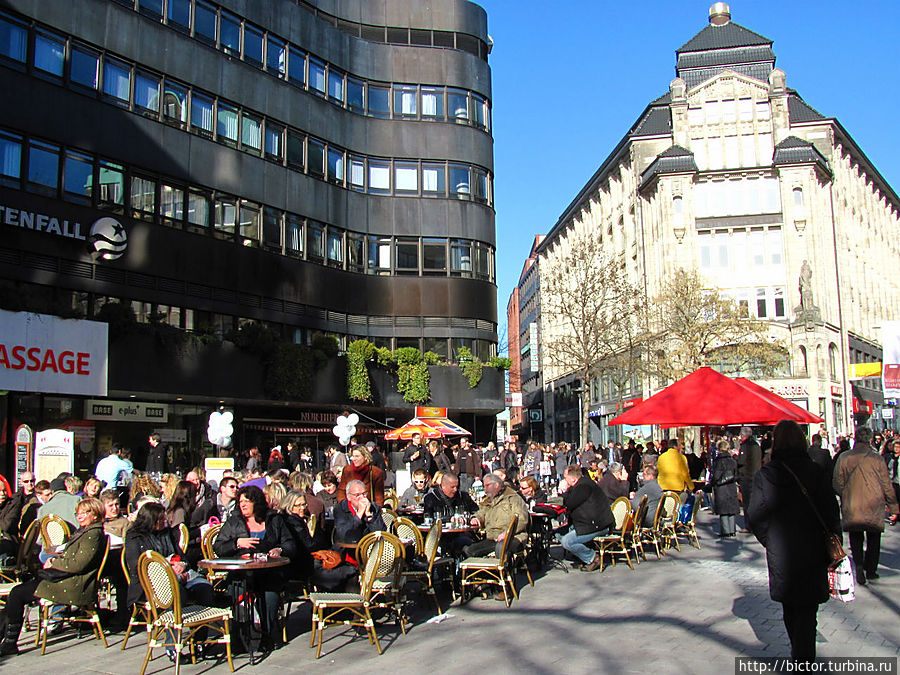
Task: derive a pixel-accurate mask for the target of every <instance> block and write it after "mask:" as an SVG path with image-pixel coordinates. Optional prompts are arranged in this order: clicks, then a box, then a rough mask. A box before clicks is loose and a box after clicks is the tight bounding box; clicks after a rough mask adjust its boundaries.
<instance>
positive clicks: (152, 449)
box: [107, 432, 166, 487]
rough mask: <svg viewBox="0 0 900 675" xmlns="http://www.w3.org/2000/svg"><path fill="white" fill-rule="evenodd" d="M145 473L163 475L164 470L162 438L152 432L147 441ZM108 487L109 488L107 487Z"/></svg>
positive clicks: (164, 460) (164, 458)
mask: <svg viewBox="0 0 900 675" xmlns="http://www.w3.org/2000/svg"><path fill="white" fill-rule="evenodd" d="M145 469H146V471H147V473H163V472H164V471H165V470H166V448H165V446H164V445H163V444H162V436H160V435H159V434H158V433H156V432H153V433H152V434H150V437H149V438H148V439H147V464H146V466H145ZM107 487H110V486H107Z"/></svg>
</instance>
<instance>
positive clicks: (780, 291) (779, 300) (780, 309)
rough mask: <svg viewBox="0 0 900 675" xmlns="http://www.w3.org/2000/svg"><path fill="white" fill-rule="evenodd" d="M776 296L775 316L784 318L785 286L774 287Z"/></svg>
mask: <svg viewBox="0 0 900 675" xmlns="http://www.w3.org/2000/svg"><path fill="white" fill-rule="evenodd" d="M774 298H775V318H776V319H783V318H784V317H785V314H784V287H782V286H776V287H775V288H774Z"/></svg>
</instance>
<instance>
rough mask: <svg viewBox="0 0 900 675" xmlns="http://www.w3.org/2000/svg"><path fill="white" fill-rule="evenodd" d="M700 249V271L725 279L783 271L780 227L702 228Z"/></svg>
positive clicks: (698, 244) (698, 245)
mask: <svg viewBox="0 0 900 675" xmlns="http://www.w3.org/2000/svg"><path fill="white" fill-rule="evenodd" d="M697 248H698V252H699V255H700V270H701V271H703V272H704V273H706V274H708V275H710V274H711V275H719V276H721V277H722V278H723V279H722V280H723V281H725V280H727V279H734V278H735V277H738V278H740V277H743V276H746V275H747V274H760V273H763V272H765V273H772V274H779V273H783V264H784V240H783V237H782V233H781V228H780V227H769V228H762V227H751V228H743V227H735V228H731V229H717V230H699V231H698V232H697ZM720 285H721V284H720ZM726 285H727V284H726Z"/></svg>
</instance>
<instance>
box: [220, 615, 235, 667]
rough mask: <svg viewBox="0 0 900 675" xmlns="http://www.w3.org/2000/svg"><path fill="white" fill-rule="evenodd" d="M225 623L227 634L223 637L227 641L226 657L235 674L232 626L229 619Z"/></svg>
mask: <svg viewBox="0 0 900 675" xmlns="http://www.w3.org/2000/svg"><path fill="white" fill-rule="evenodd" d="M224 622H225V634H224V635H223V636H222V639H223V640H224V641H225V656H226V658H227V659H228V667H229V668H231V672H232V673H233V672H234V663H233V662H232V660H231V624H230V623H229V621H228V617H226V618H225V619H224Z"/></svg>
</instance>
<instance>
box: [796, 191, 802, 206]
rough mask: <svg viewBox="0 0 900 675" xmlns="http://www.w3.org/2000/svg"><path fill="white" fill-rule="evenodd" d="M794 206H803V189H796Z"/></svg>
mask: <svg viewBox="0 0 900 675" xmlns="http://www.w3.org/2000/svg"><path fill="white" fill-rule="evenodd" d="M794 206H803V188H798V187H796V188H794Z"/></svg>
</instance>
